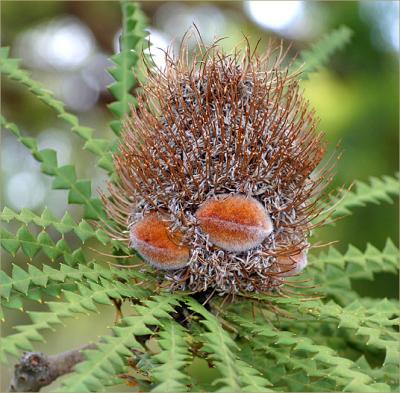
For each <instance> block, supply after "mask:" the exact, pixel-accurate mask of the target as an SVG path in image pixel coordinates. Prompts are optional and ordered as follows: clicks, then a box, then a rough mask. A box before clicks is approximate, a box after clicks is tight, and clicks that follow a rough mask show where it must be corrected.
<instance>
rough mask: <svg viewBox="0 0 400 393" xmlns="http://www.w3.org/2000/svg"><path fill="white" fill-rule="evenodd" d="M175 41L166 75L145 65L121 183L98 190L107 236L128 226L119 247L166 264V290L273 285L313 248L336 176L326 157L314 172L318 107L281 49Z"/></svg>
mask: <svg viewBox="0 0 400 393" xmlns="http://www.w3.org/2000/svg"><path fill="white" fill-rule="evenodd" d="M181 48H182V49H181V53H180V55H179V56H178V58H177V59H173V58H172V57H169V56H166V63H167V65H166V69H165V70H164V71H160V70H157V71H153V70H151V69H150V70H149V71H148V77H147V82H146V84H145V85H143V86H142V90H141V93H140V94H139V96H138V107H137V108H132V113H131V116H130V117H129V118H128V119H127V121H126V124H125V129H124V133H123V136H122V143H121V145H120V148H119V152H118V153H116V154H115V156H114V163H115V167H116V171H117V175H118V178H119V181H118V182H117V183H110V185H109V188H110V192H111V196H110V197H109V198H106V197H104V196H103V201H104V204H105V207H106V210H107V212H108V215H109V217H110V218H112V219H113V221H114V222H115V224H116V225H115V228H114V230H113V234H114V237H115V238H118V239H121V237H122V236H124V233H126V229H127V228H132V230H131V234H130V238H129V237H128V236H127V237H126V242H127V244H130V245H131V246H132V247H134V248H136V249H137V250H138V251H139V252H140V254H141V255H142V256H143V258H144V259H145V260H146V261H148V262H149V263H151V264H152V265H153V266H155V267H157V268H160V269H166V267H168V268H171V269H174V270H173V271H171V272H169V271H167V272H163V271H160V275H161V276H162V277H161V278H165V279H166V280H167V281H168V282H169V283H170V289H171V290H190V291H193V292H197V291H205V290H207V289H213V290H215V291H216V292H217V293H221V294H224V293H240V292H243V291H257V292H266V291H270V290H272V289H276V288H279V287H281V286H282V284H283V283H284V282H285V276H284V275H283V274H284V272H283V270H290V266H289V269H282V266H283V265H285V263H286V262H287V261H286V259H285V258H287V256H288V255H289V256H293V255H294V256H296V255H298V254H300V255H301V253H302V251H303V250H304V249H306V248H307V247H308V245H309V244H308V237H309V234H310V231H311V229H312V228H313V227H314V225H315V224H313V223H312V220H313V219H314V218H315V217H316V216H318V214H319V212H320V208H319V207H318V206H319V204H318V199H319V198H320V196H321V195H322V191H323V190H324V187H325V186H326V184H328V183H329V181H330V180H331V177H332V176H331V169H332V167H333V165H331V164H330V161H329V160H328V163H327V164H326V165H324V166H323V167H322V168H320V169H319V170H318V171H317V170H316V168H317V166H318V165H319V164H320V162H321V160H322V159H323V157H324V153H325V145H324V143H323V142H322V135H321V134H320V133H317V131H316V127H317V125H316V124H317V123H316V120H315V116H314V111H313V110H312V109H310V108H309V104H308V102H307V101H305V100H304V99H303V97H302V92H301V91H300V89H299V82H298V73H290V72H289V69H288V68H286V66H284V65H283V60H284V55H282V53H283V51H282V47H273V46H270V47H269V49H268V50H267V51H266V53H265V54H264V55H263V56H258V55H257V54H255V52H254V51H253V50H251V49H250V48H249V47H248V48H246V49H245V50H244V52H243V53H239V52H238V51H235V52H234V53H224V52H223V51H222V50H221V49H220V47H219V46H218V44H217V43H215V44H213V45H212V46H211V47H206V46H204V44H202V43H201V42H199V45H198V47H197V49H196V51H194V52H193V53H189V50H188V46H187V44H186V43H185V42H184V43H182V46H181ZM151 212H154V213H156V214H161V213H162V214H163V215H165V217H167V220H168V223H169V227H170V228H171V230H172V231H173V232H175V231H180V233H181V234H182V243H183V244H184V245H185V246H182V245H180V244H178V243H176V244H175V243H174V242H173V241H172V240H171V239H170V238H169V235H168V232H167V229H166V227H165V226H163V225H162V224H161V222H158V221H157V220H156V219H155V218H154V216H151V217H153V218H146V217H147V215H148V214H150V213H151ZM143 217H145V219H144V221H141V220H143ZM163 217H164V216H163ZM149 220H150V221H151V222H152V223H153V224H152V225H154V226H149V225H148V224H149ZM145 234H146V236H147V235H150V234H151V236H153V235H154V236H153V237H149V238H147V237H145ZM158 236H159V237H158ZM161 239H162V242H161ZM158 241H160V243H158ZM161 243H162V246H161V247H158V245H159V244H161ZM157 247H158V248H157ZM154 250H157V251H154ZM161 250H163V251H162V252H161ZM189 250H190V252H189ZM305 260H306V258H304V260H303V259H302V260H301V261H300V260H299V261H298V262H299V263H298V266H299V268H300V266H301V265H304V263H303V262H304V261H305ZM285 261H286V262H285ZM302 261H303V262H302ZM296 263H297V262H296ZM296 269H297V267H296V268H294V269H293V271H297V270H296ZM280 272H281V273H283V274H279V273H280Z"/></svg>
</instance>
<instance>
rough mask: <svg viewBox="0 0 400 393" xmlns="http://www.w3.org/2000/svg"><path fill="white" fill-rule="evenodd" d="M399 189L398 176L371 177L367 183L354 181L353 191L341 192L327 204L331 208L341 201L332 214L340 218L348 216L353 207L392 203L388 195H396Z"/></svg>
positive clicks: (399, 181) (399, 180)
mask: <svg viewBox="0 0 400 393" xmlns="http://www.w3.org/2000/svg"><path fill="white" fill-rule="evenodd" d="M399 189H400V179H399V176H398V175H397V176H396V177H391V176H382V178H377V177H371V178H370V180H369V183H365V182H362V181H358V180H356V181H355V182H354V187H353V191H342V192H341V193H340V194H339V195H338V196H336V197H332V198H331V200H330V202H329V204H330V205H331V206H332V205H333V204H335V203H336V202H338V201H339V200H341V199H342V200H341V201H340V203H339V205H338V207H337V208H336V209H335V212H334V215H335V216H341V215H345V214H350V213H351V211H350V209H351V208H353V207H363V206H365V205H366V204H368V203H374V204H379V203H381V202H388V203H392V202H393V200H392V198H391V197H390V195H398V194H399Z"/></svg>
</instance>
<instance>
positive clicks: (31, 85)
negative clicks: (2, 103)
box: [0, 48, 113, 172]
mask: <svg viewBox="0 0 400 393" xmlns="http://www.w3.org/2000/svg"><path fill="white" fill-rule="evenodd" d="M9 53H10V48H0V72H1V73H2V74H5V75H7V76H8V77H9V78H10V79H13V80H15V81H17V82H19V83H21V84H22V85H24V86H26V87H27V88H28V89H29V90H30V91H31V92H32V93H33V94H34V95H35V96H36V97H38V98H39V99H40V100H41V101H42V102H44V103H45V104H46V105H48V106H49V107H51V108H52V109H54V110H55V111H56V113H57V115H58V117H59V118H60V119H62V120H64V121H65V122H67V123H68V124H69V125H70V126H71V130H72V132H73V133H75V134H76V135H78V136H79V137H81V138H82V139H83V140H84V141H85V144H84V146H83V148H84V149H87V150H89V151H90V152H92V153H93V154H95V155H96V156H98V157H100V160H99V163H98V164H99V166H100V167H101V168H103V169H106V170H107V171H109V172H111V171H112V170H113V164H112V160H111V156H110V154H109V153H108V152H109V150H110V148H111V146H110V143H109V141H107V140H106V139H100V138H93V136H92V135H93V129H92V128H90V127H86V126H82V125H81V124H80V123H79V120H78V118H77V116H75V115H73V114H72V113H69V112H67V111H66V110H65V104H64V103H63V102H62V101H60V100H58V99H56V98H55V97H54V95H53V93H52V92H50V91H49V90H47V89H45V88H44V87H43V86H41V85H40V83H38V82H36V81H34V80H32V79H31V77H30V75H29V73H28V72H27V71H25V70H22V69H20V67H19V65H20V60H19V59H13V58H10V57H9ZM2 123H3V122H2ZM2 125H3V124H2ZM21 142H22V143H23V144H24V145H25V146H27V147H28V149H30V150H33V149H34V148H35V147H36V141H35V140H34V139H32V138H23V140H22V141H21ZM49 154H50V155H51V156H50V157H49V158H48V159H49V160H51V161H54V157H52V156H53V154H52V153H49Z"/></svg>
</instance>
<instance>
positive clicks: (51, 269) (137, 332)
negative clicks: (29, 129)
mask: <svg viewBox="0 0 400 393" xmlns="http://www.w3.org/2000/svg"><path fill="white" fill-rule="evenodd" d="M121 7H122V17H123V22H122V25H123V29H122V37H121V52H120V53H118V54H116V55H114V56H113V57H112V60H113V62H114V64H115V65H114V67H113V68H112V69H110V70H109V71H110V73H111V75H112V76H113V77H114V79H115V82H114V83H113V84H112V85H110V87H109V89H110V91H111V93H112V94H113V96H114V97H115V99H116V101H115V102H113V103H112V104H111V105H110V109H111V111H112V113H113V114H114V115H115V119H114V120H113V121H112V123H111V128H112V130H113V131H114V132H115V134H116V137H117V139H116V141H114V142H109V141H107V140H104V139H98V138H94V137H93V130H92V129H91V128H88V127H84V126H81V125H80V123H79V121H78V118H77V117H76V116H75V115H73V114H70V113H68V112H66V110H65V105H64V104H63V103H62V102H61V101H59V100H57V99H55V98H54V96H53V94H52V93H51V92H49V91H48V90H46V89H44V88H43V87H42V86H41V85H40V84H39V83H37V82H35V81H33V80H32V79H31V77H30V76H29V74H28V73H27V72H26V71H24V70H22V69H21V68H20V66H19V61H18V60H16V59H12V58H10V57H9V51H8V49H7V48H2V49H1V51H0V67H1V71H2V73H3V74H4V75H6V76H8V77H10V78H11V79H13V80H15V81H17V82H19V83H21V84H23V85H24V86H26V87H27V88H28V89H29V90H30V91H31V92H32V93H33V94H34V95H35V96H37V97H38V98H39V99H40V100H42V101H43V102H44V103H46V104H47V105H49V106H50V107H52V108H53V109H54V110H55V111H56V113H57V115H58V117H59V118H61V119H62V120H64V121H66V122H67V123H68V124H69V125H70V126H71V130H72V132H74V133H75V134H77V135H79V136H80V137H81V138H82V139H83V140H84V141H85V144H84V148H85V149H87V150H89V151H91V152H92V153H93V154H95V155H96V156H97V157H98V158H99V165H100V166H101V167H102V168H104V169H106V170H107V171H108V172H109V174H110V176H113V164H112V161H111V156H110V153H111V152H112V151H113V148H114V147H115V146H116V144H117V143H118V136H119V135H120V133H121V124H122V121H123V117H124V115H125V114H126V113H127V111H128V109H129V105H131V104H133V105H134V104H135V97H134V95H133V89H134V88H135V87H137V81H138V78H139V77H138V75H139V71H138V65H139V62H140V61H141V59H140V51H141V49H142V48H143V42H144V39H145V37H146V33H145V32H144V27H145V26H144V18H143V15H142V13H141V11H140V9H139V7H138V6H137V5H136V4H134V3H130V2H128V1H123V2H122V4H121ZM350 36H351V32H350V30H349V29H347V28H346V27H341V28H339V29H337V30H335V31H334V32H332V33H331V34H330V35H328V36H326V37H324V38H323V39H322V40H321V41H320V42H318V43H317V44H316V45H315V46H313V47H312V48H311V50H309V51H304V52H302V54H301V56H300V58H299V60H298V61H297V63H295V64H294V65H293V67H294V69H296V68H298V67H299V66H300V65H301V64H302V63H303V62H305V67H304V68H303V70H304V73H303V76H304V77H307V76H308V75H309V74H310V73H311V72H314V71H316V70H318V69H319V68H320V67H321V66H322V65H323V64H325V63H326V62H327V61H328V59H329V57H330V56H331V55H332V54H333V53H334V52H335V51H336V50H337V49H339V48H341V47H342V46H343V45H344V44H346V43H347V42H348V41H349V39H350ZM1 125H2V126H3V127H4V128H7V129H9V130H10V131H11V133H12V134H13V135H14V136H15V137H16V138H17V140H19V141H20V142H21V143H22V144H23V145H24V146H26V147H27V148H28V149H29V150H30V151H31V153H32V155H33V157H34V158H35V159H36V160H38V161H39V162H40V163H41V170H42V172H43V173H44V174H46V175H49V176H52V177H53V183H52V188H53V189H65V190H68V202H69V203H70V204H78V205H82V206H83V209H84V213H83V217H82V219H81V220H79V222H76V221H75V220H74V219H73V218H72V216H71V214H70V213H69V212H66V213H65V214H64V216H63V217H62V218H60V219H59V218H56V217H55V216H54V215H53V214H52V213H51V211H50V210H49V209H47V208H46V209H44V210H43V212H41V213H40V214H38V213H36V212H33V211H31V210H29V209H22V210H21V211H20V212H15V211H13V210H11V209H9V208H7V207H6V208H4V210H3V211H2V212H1V213H0V220H1V221H3V223H6V224H7V225H4V226H3V227H2V228H1V229H0V230H1V246H2V248H3V249H4V250H5V251H6V252H7V253H9V254H10V255H12V256H13V257H14V256H15V255H16V253H17V252H18V251H21V253H22V254H23V255H24V256H26V257H27V259H28V261H29V263H28V262H27V263H25V264H23V265H20V264H17V263H12V265H11V266H10V267H9V268H10V269H9V270H7V268H5V269H4V270H2V271H1V272H0V299H1V304H2V306H3V307H4V315H3V313H1V314H0V318H1V319H4V317H5V318H8V313H9V311H10V309H13V310H21V311H24V310H25V308H28V309H30V307H31V303H32V301H34V302H35V306H36V307H35V308H34V310H35V311H26V314H27V315H28V316H29V318H30V319H31V322H30V323H28V324H25V325H20V326H16V327H15V328H14V330H15V332H13V333H12V334H10V335H8V336H6V337H2V338H1V339H0V360H1V361H2V362H8V361H9V360H8V357H9V356H10V355H11V356H19V355H20V354H21V351H24V350H28V351H30V350H34V349H35V343H37V342H41V341H44V340H45V333H46V331H48V330H55V329H57V327H59V326H60V325H61V324H62V323H63V321H64V320H65V319H66V318H71V317H73V318H77V317H82V316H84V315H91V314H93V313H97V312H99V311H98V305H104V306H110V307H116V308H117V314H116V316H117V317H118V318H116V319H120V320H119V322H118V323H115V324H114V326H112V327H111V328H110V329H111V332H110V334H109V335H105V336H103V337H101V338H100V339H98V340H96V343H95V345H96V347H95V349H90V350H86V351H85V352H84V355H85V360H84V361H83V362H82V363H80V364H78V365H77V366H76V367H75V370H74V372H73V373H72V374H70V375H68V376H66V377H65V378H64V379H63V382H62V387H61V388H60V391H101V390H105V387H106V386H111V385H115V384H118V383H122V382H123V379H122V377H124V375H125V376H126V375H127V374H128V373H130V372H132V371H133V374H132V375H131V376H130V377H131V378H133V379H134V380H135V381H136V382H137V383H138V384H139V388H140V389H141V390H142V391H154V392H167V391H168V392H172V391H174V392H175V391H191V390H199V391H200V390H203V391H220V392H228V391H229V392H232V391H235V392H236V391H237V392H239V391H243V392H261V391H338V390H341V391H365V392H373V391H382V392H383V391H397V390H398V388H399V378H398V372H397V371H398V364H399V362H400V359H399V358H400V351H399V347H398V340H399V330H398V329H399V322H400V312H399V304H398V302H397V301H394V300H388V299H372V298H363V297H360V295H359V294H358V293H357V292H356V291H355V290H354V288H353V287H352V283H353V280H360V279H363V280H372V279H373V278H374V274H376V273H381V272H386V273H387V274H398V255H399V251H398V248H397V247H396V246H395V245H394V244H393V242H391V241H390V240H388V241H387V243H386V245H385V247H384V249H383V250H378V249H376V248H375V247H374V246H373V245H371V244H369V243H368V244H367V247H366V249H365V251H360V250H358V249H357V248H355V247H354V246H351V245H349V246H348V250H347V251H346V252H345V253H344V254H341V253H340V252H339V251H337V250H336V249H335V248H332V247H331V248H329V249H328V250H326V251H324V252H322V253H320V254H319V255H312V256H310V265H309V267H308V268H307V270H306V272H305V274H304V275H303V276H302V279H303V278H304V279H305V280H310V282H311V283H312V284H311V287H312V291H313V292H310V289H308V290H307V289H306V285H305V284H304V283H302V282H301V281H300V282H297V281H296V278H293V279H292V281H293V282H292V284H293V288H291V287H290V286H289V285H290V283H289V285H288V288H290V289H291V291H292V292H291V296H277V294H270V295H269V296H267V295H261V294H246V296H243V297H238V298H237V299H235V301H233V302H232V303H231V304H229V300H230V299H218V297H213V298H212V299H211V300H209V302H208V303H207V304H200V303H199V302H198V301H197V300H195V297H193V296H191V295H190V294H174V295H173V294H171V293H167V292H164V291H163V290H162V288H160V287H159V285H158V279H157V276H156V274H154V273H151V272H148V271H145V270H141V269H139V268H138V267H137V266H132V268H130V269H122V268H120V267H119V266H118V267H117V266H112V265H111V266H108V265H104V264H103V263H102V262H104V260H105V261H106V262H109V261H108V257H107V255H110V254H115V255H118V256H121V257H122V258H125V257H129V258H131V257H130V256H129V253H130V251H129V250H128V249H127V248H126V246H124V245H123V244H122V243H121V242H119V241H116V240H112V241H111V240H110V238H109V236H108V235H107V233H106V232H105V231H104V229H105V227H106V225H107V224H108V223H109V222H108V221H107V219H106V218H105V214H104V211H103V208H102V205H101V203H100V201H99V200H98V199H97V198H94V197H93V195H92V186H91V181H90V180H86V179H78V178H77V175H76V171H75V166H74V165H72V164H71V165H65V166H58V161H57V153H56V152H55V151H54V150H51V149H44V150H39V149H38V144H37V142H36V140H35V139H34V138H30V137H24V136H23V135H22V134H21V132H20V131H19V129H18V127H17V126H16V125H15V124H14V123H12V122H8V121H7V120H6V119H4V117H1ZM399 186H400V183H399V179H398V178H394V177H389V176H384V177H382V178H371V180H370V182H369V183H368V184H367V183H363V182H355V187H354V189H353V190H352V191H350V192H347V193H341V194H340V195H338V196H335V197H331V199H330V200H329V202H328V203H327V204H326V206H327V207H328V208H329V207H331V206H332V205H333V204H335V203H337V204H338V207H337V209H336V211H335V213H334V215H343V214H349V213H350V210H351V209H352V208H353V207H359V206H364V205H366V204H367V203H380V202H391V196H395V195H398V194H399V188H400V187H399ZM321 217H326V215H321ZM92 221H97V222H95V223H93V222H92ZM97 224H100V225H101V226H100V225H97ZM103 224H104V225H103ZM101 228H102V229H101ZM54 233H56V236H57V240H54V236H55V235H54ZM71 236H73V237H74V238H75V241H71V240H70V237H71ZM67 240H68V241H67ZM88 241H90V242H91V243H93V244H94V247H100V246H101V247H105V248H106V251H105V254H104V255H102V256H101V257H100V256H99V255H100V254H96V256H95V257H93V256H92V255H90V256H89V252H88V246H87V242H88ZM71 244H73V246H71ZM104 256H106V258H104ZM38 257H41V258H45V259H46V261H45V262H43V261H41V262H40V263H38V261H37V260H38V259H39V258H38ZM34 258H35V259H34ZM94 258H95V259H94ZM132 259H133V258H132ZM47 260H50V261H52V264H51V265H49V264H47V263H48V262H47ZM118 261H120V260H118ZM314 284H315V286H316V288H314V287H313V285H314ZM302 292H306V294H304V293H302ZM225 302H226V303H225ZM122 304H123V305H124V308H123V313H124V316H123V317H122V318H119V317H121V315H120V309H119V306H121V305H122ZM183 317H184V318H183ZM105 323H106V322H105ZM109 324H111V321H109ZM150 337H151V341H154V344H155V345H154V346H155V347H156V349H154V348H153V347H154V346H151V345H150V344H149V342H148V341H147V340H148V339H149V338H150ZM198 358H201V359H203V360H206V361H207V363H208V365H209V367H210V368H212V369H213V370H212V372H213V374H212V381H209V383H207V382H202V381H199V379H198V377H197V376H196V373H194V372H193V370H192V366H193V364H196V361H197V360H198ZM196 359H197V360H196ZM132 365H133V366H132Z"/></svg>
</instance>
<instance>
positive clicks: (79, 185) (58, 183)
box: [0, 116, 105, 220]
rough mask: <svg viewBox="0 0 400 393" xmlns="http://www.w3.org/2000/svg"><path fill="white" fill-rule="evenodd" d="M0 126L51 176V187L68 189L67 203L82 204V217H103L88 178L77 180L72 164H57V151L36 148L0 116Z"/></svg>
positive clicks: (102, 211)
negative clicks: (25, 148) (93, 196)
mask: <svg viewBox="0 0 400 393" xmlns="http://www.w3.org/2000/svg"><path fill="white" fill-rule="evenodd" d="M0 124H1V126H2V127H4V128H7V129H9V130H10V131H11V132H12V133H13V134H14V135H15V137H16V138H17V140H18V141H20V142H21V143H22V144H23V145H25V146H26V147H27V148H28V149H29V150H30V151H31V153H32V156H33V157H34V158H35V159H36V160H37V161H39V162H40V163H41V167H40V169H41V171H42V172H43V173H45V174H46V175H49V176H53V177H54V181H53V184H52V188H53V189H55V190H58V189H62V190H69V194H68V203H70V204H81V205H83V206H84V217H85V218H88V219H94V220H97V219H100V218H104V217H105V213H104V210H103V205H102V204H101V201H100V200H99V199H98V198H92V186H91V182H90V180H78V179H77V177H76V172H75V167H74V166H73V165H64V166H58V164H57V152H56V151H55V150H52V149H43V150H40V151H39V150H38V146H37V142H36V140H35V139H33V138H27V137H23V136H22V135H21V132H20V130H19V129H18V127H17V126H16V125H15V124H14V123H10V122H7V121H6V119H5V118H4V117H3V116H0Z"/></svg>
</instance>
